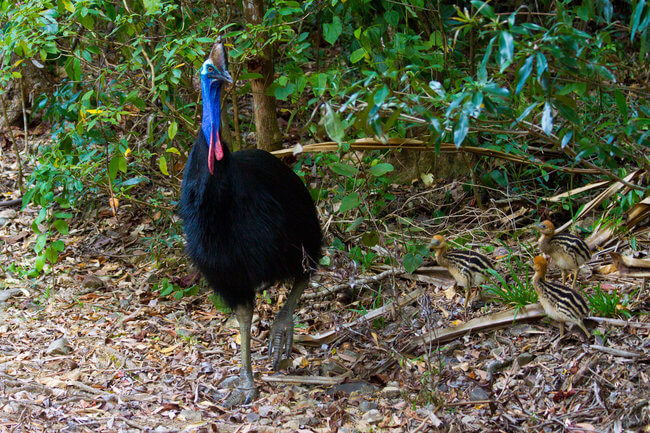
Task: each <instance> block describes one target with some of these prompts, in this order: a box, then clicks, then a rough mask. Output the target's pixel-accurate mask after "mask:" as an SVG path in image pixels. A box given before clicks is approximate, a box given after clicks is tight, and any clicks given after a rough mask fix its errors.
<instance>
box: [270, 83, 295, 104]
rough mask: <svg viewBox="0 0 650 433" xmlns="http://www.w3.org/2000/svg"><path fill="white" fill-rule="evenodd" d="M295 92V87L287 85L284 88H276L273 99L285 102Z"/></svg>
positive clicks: (291, 84) (290, 84)
mask: <svg viewBox="0 0 650 433" xmlns="http://www.w3.org/2000/svg"><path fill="white" fill-rule="evenodd" d="M294 90H296V85H295V84H293V83H287V85H286V86H277V87H276V88H275V91H274V92H273V93H274V95H275V97H276V98H277V99H279V100H281V101H286V100H287V98H288V97H289V96H291V94H292V93H293V92H294Z"/></svg>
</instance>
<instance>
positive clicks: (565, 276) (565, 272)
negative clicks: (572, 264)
mask: <svg viewBox="0 0 650 433" xmlns="http://www.w3.org/2000/svg"><path fill="white" fill-rule="evenodd" d="M567 274H568V272H567V271H565V270H564V269H562V285H564V284H565V282H566V280H567Z"/></svg>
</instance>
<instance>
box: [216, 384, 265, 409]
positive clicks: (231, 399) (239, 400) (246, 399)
mask: <svg viewBox="0 0 650 433" xmlns="http://www.w3.org/2000/svg"><path fill="white" fill-rule="evenodd" d="M255 398H257V390H256V389H255V388H235V389H233V390H232V391H231V392H230V394H229V395H228V397H226V399H225V400H224V401H223V403H222V406H223V407H225V408H227V409H231V408H233V407H238V406H243V405H245V404H248V403H251V402H252V401H254V400H255Z"/></svg>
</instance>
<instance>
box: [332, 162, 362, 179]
mask: <svg viewBox="0 0 650 433" xmlns="http://www.w3.org/2000/svg"><path fill="white" fill-rule="evenodd" d="M330 169H331V170H332V171H333V172H334V173H336V174H340V175H341V176H345V177H354V176H356V175H357V173H359V169H358V168H356V167H353V166H351V165H347V164H345V163H343V162H335V163H333V164H330Z"/></svg>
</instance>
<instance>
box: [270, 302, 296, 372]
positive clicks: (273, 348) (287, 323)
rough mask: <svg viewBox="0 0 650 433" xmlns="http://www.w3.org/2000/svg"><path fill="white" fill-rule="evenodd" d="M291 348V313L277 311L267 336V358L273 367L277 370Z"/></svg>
mask: <svg viewBox="0 0 650 433" xmlns="http://www.w3.org/2000/svg"><path fill="white" fill-rule="evenodd" d="M292 350H293V314H284V310H282V311H280V313H278V316H277V317H276V318H275V321H274V322H273V325H272V326H271V335H270V336H269V358H270V359H272V360H273V369H274V370H278V369H279V368H280V364H281V361H282V360H285V359H289V358H290V357H291V352H292Z"/></svg>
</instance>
